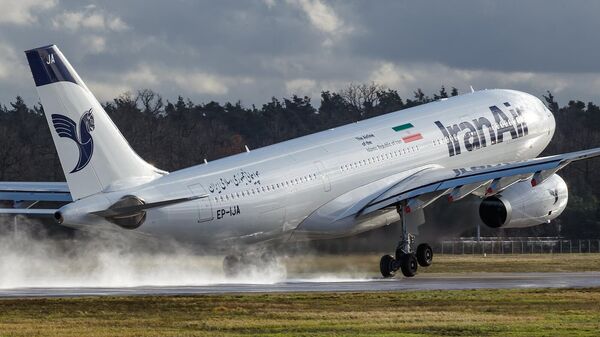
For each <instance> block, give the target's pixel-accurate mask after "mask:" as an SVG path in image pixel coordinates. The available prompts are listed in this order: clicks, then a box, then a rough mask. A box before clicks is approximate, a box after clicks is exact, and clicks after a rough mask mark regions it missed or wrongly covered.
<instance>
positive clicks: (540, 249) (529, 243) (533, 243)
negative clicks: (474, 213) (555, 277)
mask: <svg viewBox="0 0 600 337" xmlns="http://www.w3.org/2000/svg"><path fill="white" fill-rule="evenodd" d="M433 248H434V252H436V253H437V254H454V255H457V254H458V255H460V254H572V253H600V239H583V240H567V239H562V238H553V237H543V238H542V237H539V238H538V237H534V238H531V237H528V238H495V237H482V238H480V239H479V240H477V238H458V239H455V240H444V241H442V242H440V243H438V244H437V245H435V246H434V247H433Z"/></svg>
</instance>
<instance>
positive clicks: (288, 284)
mask: <svg viewBox="0 0 600 337" xmlns="http://www.w3.org/2000/svg"><path fill="white" fill-rule="evenodd" d="M587 287H600V272H578V273H481V274H464V275H462V274H438V275H432V274H429V275H427V274H425V275H417V276H416V277H414V278H395V279H357V280H343V281H339V280H338V281H322V280H319V279H290V280H287V281H285V282H280V283H274V284H248V283H245V284H236V283H224V284H211V285H201V286H142V287H129V288H127V287H124V288H101V287H99V288H93V287H88V288H77V287H72V288H13V289H0V297H5V298H9V297H81V296H141V295H160V296H168V295H206V294H236V293H293V292H367V291H414V290H457V289H511V288H512V289H514V288H517V289H518V288H521V289H523V288H587Z"/></svg>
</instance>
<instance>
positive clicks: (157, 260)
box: [0, 219, 286, 289]
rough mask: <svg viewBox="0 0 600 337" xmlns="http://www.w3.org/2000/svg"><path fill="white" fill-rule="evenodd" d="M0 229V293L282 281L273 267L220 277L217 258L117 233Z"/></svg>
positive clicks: (31, 226)
mask: <svg viewBox="0 0 600 337" xmlns="http://www.w3.org/2000/svg"><path fill="white" fill-rule="evenodd" d="M9 222H10V223H7V221H6V220H5V221H4V223H2V224H1V226H0V227H1V228H2V230H1V231H0V288H2V289H8V288H28V287H135V286H167V285H178V286H185V285H206V284H216V283H254V284H269V283H276V282H281V281H283V280H285V278H286V272H285V268H284V267H283V266H282V264H281V263H279V261H275V262H274V263H272V264H269V265H267V266H261V268H260V270H257V269H253V268H248V270H245V271H244V273H242V274H240V275H239V276H236V277H234V278H226V277H225V275H224V274H223V271H222V261H223V257H222V256H214V255H206V254H202V253H198V251H197V250H196V249H194V247H193V246H187V245H184V244H181V243H178V242H175V241H170V240H160V241H158V240H148V239H140V238H136V237H132V236H129V235H124V233H123V232H111V233H106V232H97V233H86V232H75V233H74V234H73V235H52V234H51V233H49V232H48V231H47V230H46V229H45V227H44V226H42V225H41V224H39V223H36V222H35V221H32V220H26V219H19V223H18V226H17V230H16V231H14V230H13V225H12V220H10V221H9Z"/></svg>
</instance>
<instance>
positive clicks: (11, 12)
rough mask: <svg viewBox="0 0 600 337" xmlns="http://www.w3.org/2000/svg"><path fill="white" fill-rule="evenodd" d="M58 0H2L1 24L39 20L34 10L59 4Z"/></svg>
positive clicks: (39, 10)
mask: <svg viewBox="0 0 600 337" xmlns="http://www.w3.org/2000/svg"><path fill="white" fill-rule="evenodd" d="M57 3H58V1H57V0H44V1H37V0H0V8H2V14H0V24H3V23H10V24H17V25H25V24H30V23H33V22H37V20H38V18H37V16H36V15H35V13H34V12H41V11H44V10H48V9H50V8H53V7H55V6H56V5H57Z"/></svg>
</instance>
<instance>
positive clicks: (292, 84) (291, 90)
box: [285, 78, 317, 95]
mask: <svg viewBox="0 0 600 337" xmlns="http://www.w3.org/2000/svg"><path fill="white" fill-rule="evenodd" d="M316 88H317V82H316V81H315V80H311V79H308V78H299V79H295V80H291V81H286V82H285V89H286V90H287V92H288V94H291V95H294V94H295V95H312V94H313V93H314V91H315V89H316Z"/></svg>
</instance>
